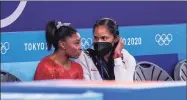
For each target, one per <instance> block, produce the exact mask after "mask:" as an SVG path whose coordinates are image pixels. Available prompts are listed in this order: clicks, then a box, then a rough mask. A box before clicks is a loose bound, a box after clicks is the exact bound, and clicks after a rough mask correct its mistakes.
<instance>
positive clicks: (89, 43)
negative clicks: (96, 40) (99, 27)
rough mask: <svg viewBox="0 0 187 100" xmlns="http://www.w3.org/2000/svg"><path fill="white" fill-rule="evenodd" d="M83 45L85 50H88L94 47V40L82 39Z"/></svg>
mask: <svg viewBox="0 0 187 100" xmlns="http://www.w3.org/2000/svg"><path fill="white" fill-rule="evenodd" d="M81 45H82V47H83V49H87V48H89V47H90V46H91V45H92V38H87V39H86V38H82V39H81Z"/></svg>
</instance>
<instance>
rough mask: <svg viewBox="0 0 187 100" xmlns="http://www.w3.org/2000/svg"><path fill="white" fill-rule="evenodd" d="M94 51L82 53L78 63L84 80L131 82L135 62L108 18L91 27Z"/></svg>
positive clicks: (115, 26)
mask: <svg viewBox="0 0 187 100" xmlns="http://www.w3.org/2000/svg"><path fill="white" fill-rule="evenodd" d="M93 33H94V43H93V47H94V49H91V48H89V49H87V50H86V51H85V52H82V53H81V55H80V57H79V58H78V60H77V61H78V62H79V63H80V64H81V65H82V68H83V72H84V79H85V80H118V81H133V75H134V71H135V66H136V61H135V59H134V57H133V56H132V55H130V54H129V53H128V51H127V50H125V49H123V47H124V44H123V41H122V40H121V39H120V37H119V30H118V25H117V24H116V22H115V21H114V20H112V19H110V18H103V19H100V20H97V22H96V24H95V25H94V26H93Z"/></svg>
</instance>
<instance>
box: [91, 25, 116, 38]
mask: <svg viewBox="0 0 187 100" xmlns="http://www.w3.org/2000/svg"><path fill="white" fill-rule="evenodd" d="M111 35H112V34H111V33H110V32H109V30H108V28H107V27H106V26H97V27H96V28H95V30H94V36H98V37H100V36H111Z"/></svg>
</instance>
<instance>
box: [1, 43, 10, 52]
mask: <svg viewBox="0 0 187 100" xmlns="http://www.w3.org/2000/svg"><path fill="white" fill-rule="evenodd" d="M9 49H10V44H9V43H8V42H4V43H2V42H1V54H6V53H7V51H8V50H9Z"/></svg>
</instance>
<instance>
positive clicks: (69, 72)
mask: <svg viewBox="0 0 187 100" xmlns="http://www.w3.org/2000/svg"><path fill="white" fill-rule="evenodd" d="M45 34H46V41H47V47H48V50H51V49H52V47H54V49H55V50H54V53H53V54H51V55H49V56H46V57H44V58H43V59H42V60H41V61H40V63H39V64H38V66H37V69H36V72H35V75H34V80H49V79H83V70H82V67H81V65H80V64H78V63H76V62H74V61H72V60H71V59H70V58H78V57H79V56H80V54H81V51H82V47H81V44H80V39H81V38H80V35H79V33H78V32H77V31H76V30H75V29H74V28H73V27H71V26H70V24H68V23H61V22H56V21H49V22H48V24H47V26H46V32H45Z"/></svg>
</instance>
